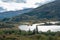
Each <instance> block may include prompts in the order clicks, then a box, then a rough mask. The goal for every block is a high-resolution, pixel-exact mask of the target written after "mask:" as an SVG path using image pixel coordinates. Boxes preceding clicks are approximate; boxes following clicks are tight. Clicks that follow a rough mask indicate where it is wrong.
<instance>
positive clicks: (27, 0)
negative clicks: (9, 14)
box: [0, 0, 53, 11]
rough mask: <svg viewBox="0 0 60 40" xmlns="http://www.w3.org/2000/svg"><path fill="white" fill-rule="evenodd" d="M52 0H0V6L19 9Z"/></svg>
mask: <svg viewBox="0 0 60 40" xmlns="http://www.w3.org/2000/svg"><path fill="white" fill-rule="evenodd" d="M51 1H53V0H0V7H3V8H4V9H7V10H8V11H10V10H21V9H24V8H36V7H38V6H39V5H36V3H40V4H45V3H48V2H51Z"/></svg>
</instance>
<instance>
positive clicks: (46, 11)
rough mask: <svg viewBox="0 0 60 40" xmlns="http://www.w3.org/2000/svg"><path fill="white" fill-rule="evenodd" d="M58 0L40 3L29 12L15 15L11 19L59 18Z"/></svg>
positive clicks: (36, 19)
mask: <svg viewBox="0 0 60 40" xmlns="http://www.w3.org/2000/svg"><path fill="white" fill-rule="evenodd" d="M59 4H60V0H56V1H54V2H51V3H48V4H45V5H42V6H40V7H38V8H36V9H34V10H33V11H31V12H29V13H24V14H21V15H19V16H16V17H14V18H13V19H12V21H18V22H19V21H38V20H44V21H45V20H55V21H58V20H60V5H59Z"/></svg>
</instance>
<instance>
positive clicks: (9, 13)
mask: <svg viewBox="0 0 60 40" xmlns="http://www.w3.org/2000/svg"><path fill="white" fill-rule="evenodd" d="M32 9H33V8H27V9H23V10H17V11H6V12H0V18H10V17H14V16H17V15H19V14H22V13H27V12H29V11H31V10H32Z"/></svg>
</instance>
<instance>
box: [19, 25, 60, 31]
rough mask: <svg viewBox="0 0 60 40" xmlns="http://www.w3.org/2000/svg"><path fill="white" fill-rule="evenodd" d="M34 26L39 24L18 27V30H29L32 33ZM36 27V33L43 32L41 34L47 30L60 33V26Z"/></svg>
mask: <svg viewBox="0 0 60 40" xmlns="http://www.w3.org/2000/svg"><path fill="white" fill-rule="evenodd" d="M36 25H39V24H33V25H32V26H31V25H29V26H28V25H20V26H19V29H21V30H25V31H28V30H29V29H30V30H31V31H32V30H34V29H35V28H36ZM37 27H38V31H43V32H46V31H48V30H51V31H60V26H58V25H48V26H46V25H41V26H37Z"/></svg>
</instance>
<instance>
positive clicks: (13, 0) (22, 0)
mask: <svg viewBox="0 0 60 40" xmlns="http://www.w3.org/2000/svg"><path fill="white" fill-rule="evenodd" d="M2 1H3V2H16V3H25V0H2Z"/></svg>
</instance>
